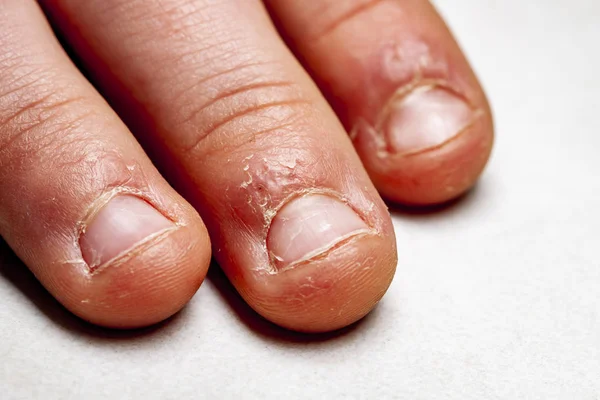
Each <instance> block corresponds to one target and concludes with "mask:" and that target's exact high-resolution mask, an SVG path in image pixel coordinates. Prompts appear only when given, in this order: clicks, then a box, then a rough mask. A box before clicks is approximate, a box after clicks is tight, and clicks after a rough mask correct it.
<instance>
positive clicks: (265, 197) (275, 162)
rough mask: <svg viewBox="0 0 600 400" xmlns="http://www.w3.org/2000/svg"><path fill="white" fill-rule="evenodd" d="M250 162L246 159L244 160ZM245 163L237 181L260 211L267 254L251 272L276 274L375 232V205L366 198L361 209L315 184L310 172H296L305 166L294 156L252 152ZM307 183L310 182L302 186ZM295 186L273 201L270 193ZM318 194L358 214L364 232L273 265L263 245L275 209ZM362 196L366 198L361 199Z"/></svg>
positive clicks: (262, 237) (272, 256) (376, 232)
mask: <svg viewBox="0 0 600 400" xmlns="http://www.w3.org/2000/svg"><path fill="white" fill-rule="evenodd" d="M251 160H252V161H253V162H251V163H250V162H248V161H251ZM244 161H246V162H247V163H246V164H245V165H244V166H243V167H242V171H243V172H244V174H245V175H246V178H245V180H244V181H243V182H242V183H241V184H240V185H239V188H240V190H244V191H246V193H247V195H246V203H247V204H248V206H249V207H250V208H251V210H252V211H253V212H254V213H255V214H256V215H260V216H261V218H262V220H263V224H262V225H263V229H262V232H261V234H260V236H261V245H260V246H261V249H262V251H264V252H265V254H268V259H269V260H270V261H269V264H268V265H261V266H257V267H255V268H253V270H254V271H255V272H259V273H267V274H276V273H281V272H284V271H287V270H290V269H293V268H296V267H297V266H299V265H302V264H305V263H307V262H310V261H311V260H314V259H315V258H319V257H324V256H326V255H327V254H328V253H329V252H330V251H332V250H333V249H336V248H339V247H341V246H344V245H346V244H350V243H351V242H352V241H353V240H354V239H356V238H357V237H359V236H362V235H366V234H374V235H376V234H379V231H378V230H377V229H376V228H375V226H376V224H375V223H374V219H375V218H376V217H375V215H376V213H375V205H374V204H373V203H372V202H366V201H365V202H366V203H367V204H368V207H367V209H366V210H362V209H360V208H358V207H357V206H355V205H353V204H352V203H351V202H350V200H349V199H348V198H345V197H344V196H342V195H341V194H340V193H339V192H337V191H335V190H332V189H328V188H319V187H315V186H314V184H315V182H313V181H312V180H311V179H314V178H313V177H312V176H310V177H308V178H305V177H303V179H301V177H300V176H299V174H298V172H297V171H298V168H300V167H303V166H305V164H303V162H302V161H301V160H300V159H299V158H297V157H288V158H285V159H281V158H279V159H272V160H270V159H267V158H266V157H263V158H261V159H260V160H257V159H254V157H253V155H251V156H249V157H246V158H245V159H244ZM307 185H310V186H309V187H308V188H306V186H307ZM294 187H296V188H297V189H295V190H293V189H292V190H290V189H288V193H289V194H287V195H286V196H285V197H284V198H283V199H282V200H280V201H278V202H277V203H274V202H273V198H272V193H278V192H281V191H282V189H286V188H294ZM311 194H321V195H328V196H331V197H334V198H337V199H339V200H340V201H341V202H343V203H345V204H346V205H348V206H349V207H350V208H352V209H353V210H354V211H355V212H356V213H357V215H359V216H360V217H361V218H362V219H363V220H364V221H365V222H366V223H367V225H368V226H369V227H370V229H368V230H365V231H364V232H354V233H353V234H351V235H349V236H348V237H344V238H341V239H340V240H338V241H336V242H335V243H328V244H325V245H324V247H323V248H320V249H318V250H315V251H314V252H312V253H310V254H307V255H306V256H305V257H304V258H303V259H302V260H299V261H297V262H295V263H293V264H291V265H289V266H287V267H286V268H283V269H277V268H276V267H275V263H276V262H277V257H276V256H275V255H273V254H272V253H271V252H270V251H269V250H268V247H267V238H268V233H269V229H270V226H271V222H272V221H273V219H274V218H275V216H276V215H277V213H278V212H279V210H280V209H281V208H282V207H284V206H285V205H286V204H288V203H289V202H290V201H292V200H294V199H295V198H298V197H301V196H305V195H311ZM365 200H366V199H365Z"/></svg>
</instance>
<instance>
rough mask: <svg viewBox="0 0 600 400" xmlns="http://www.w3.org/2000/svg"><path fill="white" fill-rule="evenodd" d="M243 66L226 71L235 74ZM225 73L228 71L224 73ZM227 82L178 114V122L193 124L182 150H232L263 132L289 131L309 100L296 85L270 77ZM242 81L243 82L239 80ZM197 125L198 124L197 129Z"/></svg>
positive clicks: (252, 141) (305, 110)
mask: <svg viewBox="0 0 600 400" xmlns="http://www.w3.org/2000/svg"><path fill="white" fill-rule="evenodd" d="M244 69H245V68H244V67H240V68H237V69H235V70H234V71H232V72H230V74H232V75H236V74H237V75H239V72H240V71H243V70H244ZM226 75H229V74H226ZM229 82H235V83H234V84H233V85H229V87H227V85H226V86H225V87H223V88H222V89H220V90H218V91H217V92H216V93H214V94H213V95H212V96H210V98H206V99H204V101H200V102H198V101H196V102H195V103H196V104H195V105H194V106H193V107H192V108H190V109H189V110H188V112H187V113H185V114H184V115H183V116H182V119H181V121H180V124H181V125H183V126H187V127H195V129H194V130H192V132H194V134H193V135H191V137H190V138H187V139H186V140H185V143H184V144H183V149H182V150H183V152H184V153H190V152H191V153H196V152H200V153H206V152H215V151H223V150H225V149H228V150H232V149H235V148H239V147H244V146H245V145H247V144H249V143H255V142H256V141H257V140H258V138H259V137H262V136H265V135H269V136H270V135H277V134H285V133H286V132H292V131H293V129H291V128H292V127H293V126H294V125H297V124H298V123H300V119H301V118H300V117H301V116H302V115H305V114H306V113H307V110H308V109H309V108H310V107H311V105H312V101H311V100H310V99H309V98H308V97H307V96H306V95H305V94H304V93H302V91H301V89H300V88H299V85H298V84H296V83H294V82H291V81H289V80H283V79H282V80H276V79H274V78H272V77H270V78H264V77H260V78H254V77H250V78H249V79H245V80H244V79H240V78H239V76H238V77H237V79H230V80H229ZM242 82H243V83H242ZM198 127H200V128H199V129H198Z"/></svg>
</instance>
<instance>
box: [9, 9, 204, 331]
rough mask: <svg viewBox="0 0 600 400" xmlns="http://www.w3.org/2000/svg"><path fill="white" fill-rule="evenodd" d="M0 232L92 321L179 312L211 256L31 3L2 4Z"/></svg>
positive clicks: (199, 231) (187, 211) (151, 318)
mask: <svg viewBox="0 0 600 400" xmlns="http://www.w3.org/2000/svg"><path fill="white" fill-rule="evenodd" d="M0 44H1V46H0V234H1V236H2V237H3V238H4V239H5V240H6V241H7V243H8V244H9V245H10V246H11V247H12V248H13V250H14V251H15V252H16V254H17V255H18V256H19V257H20V258H21V259H22V260H23V261H24V262H25V263H26V264H27V265H28V266H29V268H30V269H31V270H32V271H33V273H34V274H35V275H36V276H37V278H38V279H39V280H40V281H41V282H42V284H43V285H44V286H45V287H46V288H47V289H48V290H49V291H50V292H51V293H52V294H53V295H54V296H55V297H56V298H57V299H58V300H59V301H61V302H62V303H63V304H64V305H65V306H66V307H67V308H69V309H70V310H71V311H72V312H74V313H75V314H77V315H79V316H81V317H83V318H85V319H87V320H89V321H91V322H94V323H97V324H101V325H107V326H112V327H122V328H125V327H138V326H143V325H147V324H151V323H154V322H158V321H160V320H162V319H165V318H167V317H168V316H170V315H172V314H173V313H175V312H176V311H178V310H179V309H180V308H181V307H182V306H183V305H184V304H185V303H186V302H187V301H188V300H189V299H190V297H191V296H192V295H193V294H194V292H195V291H196V289H197V288H198V286H199V285H200V283H201V281H202V279H203V277H204V275H205V273H206V270H207V268H208V263H209V261H210V260H209V259H210V248H209V242H208V235H207V232H206V230H205V228H204V226H203V224H202V222H201V220H200V218H199V217H198V215H197V213H196V212H195V211H194V210H193V209H192V208H191V206H189V205H187V204H186V203H185V201H184V200H183V199H182V198H180V197H179V196H178V195H177V194H176V193H175V192H174V190H173V189H172V188H170V187H169V186H168V184H167V183H166V182H165V181H164V180H163V178H162V177H161V176H160V175H159V174H158V172H157V171H156V170H155V168H154V167H153V166H152V164H151V163H150V161H149V160H148V159H147V157H146V156H145V154H144V153H143V151H142V150H141V148H140V147H139V145H138V144H137V143H136V142H135V140H134V139H133V137H132V136H131V134H130V133H129V132H128V130H127V128H126V127H125V126H124V125H123V124H122V122H121V121H120V120H119V119H118V118H117V117H116V115H115V114H114V112H112V111H111V109H110V108H109V107H108V106H107V104H106V103H105V102H104V101H103V100H102V99H101V97H100V96H99V95H98V94H97V93H96V92H95V91H94V90H93V88H92V87H91V86H90V85H89V83H87V82H86V80H85V79H84V78H83V77H82V76H81V75H80V74H79V72H78V71H77V69H76V68H75V67H74V66H73V65H72V64H71V62H70V60H69V59H68V58H67V56H66V55H65V54H64V52H63V51H62V49H61V47H60V45H59V44H58V42H57V41H56V40H55V39H54V37H53V35H52V31H51V30H50V28H49V26H48V24H47V22H46V21H45V19H44V16H43V14H42V12H41V10H40V9H39V7H38V6H37V4H36V3H35V2H34V1H23V0H9V1H2V2H0Z"/></svg>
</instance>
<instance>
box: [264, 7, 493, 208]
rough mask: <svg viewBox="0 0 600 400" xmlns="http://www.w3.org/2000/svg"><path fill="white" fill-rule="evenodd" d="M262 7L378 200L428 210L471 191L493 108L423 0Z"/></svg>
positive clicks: (486, 147)
mask: <svg viewBox="0 0 600 400" xmlns="http://www.w3.org/2000/svg"><path fill="white" fill-rule="evenodd" d="M268 3H269V4H270V6H271V8H272V10H273V12H274V13H276V14H277V15H278V16H279V17H280V18H281V21H282V22H281V26H282V27H284V28H283V31H284V33H285V34H286V35H287V37H288V38H289V41H290V42H291V43H292V46H293V48H294V49H295V50H296V52H297V53H298V54H299V55H300V58H301V59H302V60H303V61H304V64H305V65H306V66H307V68H308V69H309V71H310V72H311V73H312V76H313V78H314V79H315V81H316V82H317V83H319V86H320V87H321V88H322V90H323V91H324V93H325V94H326V96H327V97H328V98H329V99H330V101H331V103H332V104H333V106H334V109H335V110H336V111H337V114H338V116H340V118H341V119H342V122H343V123H344V125H345V126H346V128H347V130H348V131H349V132H350V135H351V137H352V140H353V142H354V145H355V148H356V150H357V152H358V153H359V155H360V157H361V159H362V161H363V163H364V164H365V167H366V169H367V171H368V172H369V175H370V176H371V178H372V180H373V182H374V183H375V185H376V186H377V189H379V191H380V193H381V194H382V195H383V196H384V197H386V198H387V199H389V200H392V201H394V202H399V203H404V204H412V205H430V204H436V203H441V202H445V201H448V200H451V199H453V198H455V197H457V196H459V195H461V194H463V193H464V192H465V191H466V190H468V189H469V188H471V187H472V186H473V184H474V183H475V181H476V180H477V178H478V177H479V175H480V174H481V172H482V170H483V168H484V166H485V164H486V162H487V160H488V158H489V155H490V151H491V148H492V143H493V126H492V117H491V111H490V107H489V104H488V102H487V100H486V97H485V94H484V92H483V90H482V89H481V86H480V85H479V83H478V81H477V78H476V77H475V75H474V73H473V71H472V70H471V67H470V66H469V63H468V62H467V60H466V59H465V57H464V55H463V53H462V52H461V50H460V48H459V47H458V45H457V44H456V42H455V40H454V39H453V38H452V35H451V34H450V32H449V31H448V28H447V27H446V25H445V24H444V22H443V21H442V20H441V18H440V17H439V15H438V14H437V12H436V11H435V9H434V8H433V6H432V5H431V3H430V2H429V1H424V0H403V1H395V0H375V1H373V0H352V1H344V2H335V1H331V0H317V1H314V2H310V3H309V4H305V3H300V2H295V1H294V0H269V1H268ZM309 21H310V23H309Z"/></svg>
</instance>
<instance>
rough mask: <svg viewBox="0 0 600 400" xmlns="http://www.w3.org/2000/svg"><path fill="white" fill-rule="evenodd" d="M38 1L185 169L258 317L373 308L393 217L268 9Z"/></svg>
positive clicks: (390, 266) (333, 316)
mask: <svg viewBox="0 0 600 400" xmlns="http://www.w3.org/2000/svg"><path fill="white" fill-rule="evenodd" d="M44 4H45V5H46V7H47V9H48V12H49V14H50V15H51V16H52V17H53V19H54V21H56V24H57V26H58V27H59V29H60V30H61V31H62V32H63V34H64V36H65V37H66V38H67V39H68V40H69V42H70V43H72V44H73V45H74V46H75V48H76V50H77V52H78V53H79V54H80V55H81V56H82V58H83V60H84V63H85V65H87V67H88V68H89V69H90V73H91V75H92V76H94V77H95V80H96V82H98V85H100V86H101V87H102V88H103V89H104V91H105V92H106V93H107V94H108V95H109V96H110V98H111V99H115V100H116V101H117V107H118V108H119V110H120V111H121V112H122V113H123V115H130V117H129V118H128V120H130V121H136V122H133V124H134V125H136V124H137V126H138V129H137V130H138V132H140V135H142V134H143V135H147V132H150V131H151V132H152V134H153V135H154V136H153V138H152V139H153V140H152V141H153V142H154V143H163V144H164V146H165V147H164V152H163V153H160V156H161V157H162V158H163V160H162V162H163V163H164V164H167V163H168V165H169V168H168V169H171V168H172V165H179V167H180V168H181V169H182V170H183V171H185V173H186V175H187V177H188V180H187V181H186V182H180V184H181V187H182V188H183V189H182V190H185V191H186V192H187V193H189V196H190V199H192V200H193V203H194V204H195V205H196V206H197V208H198V209H199V211H200V213H201V215H202V216H203V218H204V220H205V222H206V224H207V227H208V228H209V232H210V235H211V240H212V243H213V248H214V252H215V257H216V258H217V260H218V261H219V263H220V264H221V266H222V267H223V268H224V270H225V272H226V273H227V275H228V276H229V278H230V280H231V281H232V282H233V284H234V285H235V286H236V288H237V289H238V291H239V292H240V293H241V294H242V296H244V298H245V299H246V300H247V302H248V303H249V304H250V305H251V306H252V307H254V308H255V309H256V310H257V311H258V312H260V313H261V314H262V315H264V316H265V317H267V318H269V319H270V320H272V321H274V322H276V323H278V324H281V325H283V326H286V327H288V328H292V329H298V330H303V331H324V330H330V329H335V328H339V327H341V326H344V325H347V324H349V323H351V322H353V321H355V320H357V319H358V318H360V317H362V316H363V315H365V314H366V313H367V312H368V311H369V310H370V309H371V308H372V307H373V306H374V304H375V303H376V302H377V301H378V300H379V299H380V298H381V296H382V295H383V293H384V292H385V290H386V289H387V287H388V286H389V283H390V281H391V278H392V276H393V272H394V269H395V264H396V251H395V239H394V235H393V228H392V225H391V220H390V217H389V214H388V213H387V210H386V209H385V205H384V204H383V203H382V201H381V199H380V198H379V196H378V194H377V192H376V190H375V189H374V188H373V186H372V184H371V183H370V181H369V179H368V176H367V175H366V173H365V171H364V169H363V168H362V166H361V163H360V160H359V159H358V157H357V155H356V153H355V152H354V150H353V148H352V144H351V142H350V141H349V140H348V138H347V135H346V134H345V133H344V131H343V129H342V127H341V126H340V125H339V123H338V122H337V120H336V118H335V116H334V115H333V114H332V112H331V110H330V109H329V108H328V105H327V104H326V102H325V101H324V100H323V99H322V98H321V96H320V94H319V92H318V90H317V89H316V87H314V85H313V84H312V82H311V81H310V79H309V78H308V76H307V75H306V74H305V73H304V72H303V70H302V69H301V68H300V66H299V65H298V64H297V62H296V61H295V60H294V58H293V57H292V55H291V54H290V53H289V51H288V50H287V48H286V47H285V45H284V44H283V43H282V42H281V40H280V39H279V38H278V36H277V35H276V32H275V30H274V29H273V27H272V25H271V23H270V21H269V18H268V15H267V14H266V12H265V10H264V8H263V7H262V5H261V4H260V2H257V1H243V2H240V1H233V0H231V1H219V2H211V3H207V2H204V1H200V0H186V1H181V0H144V1H131V0H110V1H106V0H93V1H88V2H85V4H84V3H82V2H80V1H77V0H61V1H57V0H55V1H45V2H44ZM99 66H102V67H99ZM119 87H122V88H125V90H119V89H118V88H119ZM123 98H128V99H129V100H128V101H123V100H122V99H123ZM127 102H128V103H129V104H133V105H135V107H123V106H119V105H118V104H121V105H122V104H125V103H127ZM132 109H138V110H142V112H141V114H143V115H146V116H147V117H148V120H147V122H146V123H145V124H144V129H140V128H141V127H140V126H139V121H140V118H139V115H140V113H138V114H137V115H138V116H131V111H128V110H132ZM148 128H152V129H148ZM149 141H150V140H149ZM157 147H158V146H154V148H157ZM167 157H168V160H169V161H168V162H167V161H165V158H167ZM168 169H167V168H165V171H168Z"/></svg>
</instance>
